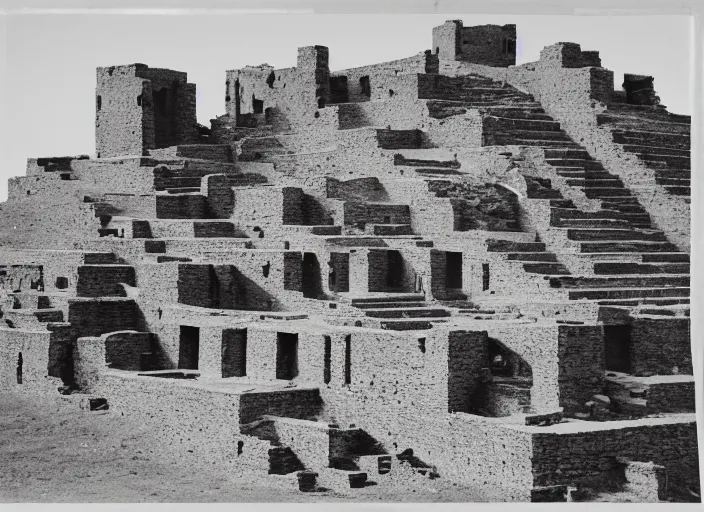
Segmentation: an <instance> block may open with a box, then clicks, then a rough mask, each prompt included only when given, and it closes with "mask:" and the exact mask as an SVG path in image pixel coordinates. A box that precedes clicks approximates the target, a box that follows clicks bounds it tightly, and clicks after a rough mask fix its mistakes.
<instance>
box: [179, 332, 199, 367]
mask: <svg viewBox="0 0 704 512" xmlns="http://www.w3.org/2000/svg"><path fill="white" fill-rule="evenodd" d="M199 349H200V328H199V327H191V326H189V325H182V326H181V335H180V338H179V347H178V368H179V370H197V369H198V351H199Z"/></svg>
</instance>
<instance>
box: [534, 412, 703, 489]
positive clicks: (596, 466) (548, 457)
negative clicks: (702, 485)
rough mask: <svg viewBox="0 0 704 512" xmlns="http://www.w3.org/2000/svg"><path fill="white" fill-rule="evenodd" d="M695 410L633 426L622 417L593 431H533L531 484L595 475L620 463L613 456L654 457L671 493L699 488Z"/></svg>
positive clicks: (641, 458)
mask: <svg viewBox="0 0 704 512" xmlns="http://www.w3.org/2000/svg"><path fill="white" fill-rule="evenodd" d="M693 419H694V415H688V417H687V418H686V419H685V418H674V419H669V418H649V419H643V420H640V421H639V422H638V423H637V425H635V424H634V425H632V426H631V425H629V423H628V422H621V423H619V424H618V425H612V426H610V425H609V423H602V424H601V425H602V428H600V429H597V430H594V431H581V432H580V431H577V432H570V431H569V430H568V429H564V430H563V429H559V428H556V429H555V431H554V432H546V433H544V434H542V433H537V434H535V435H534V436H533V471H534V474H535V485H536V486H543V485H556V484H564V483H569V482H573V481H575V480H576V479H579V478H584V477H589V476H598V475H600V474H603V473H605V472H606V471H608V470H609V469H613V468H616V467H618V465H619V462H618V461H617V457H620V458H624V459H628V460H633V461H641V462H654V463H656V464H660V465H662V466H664V467H665V468H666V469H667V472H668V481H669V484H670V492H671V493H672V494H675V495H676V494H677V493H678V492H679V493H682V491H684V493H685V494H688V493H687V491H686V489H687V488H688V487H689V488H692V489H698V487H699V467H698V466H699V464H698V462H697V448H696V447H697V431H696V424H695V423H694V421H692V420H693Z"/></svg>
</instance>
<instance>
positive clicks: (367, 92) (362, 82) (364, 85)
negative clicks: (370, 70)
mask: <svg viewBox="0 0 704 512" xmlns="http://www.w3.org/2000/svg"><path fill="white" fill-rule="evenodd" d="M359 86H360V87H361V89H362V94H363V95H364V96H366V97H367V98H371V96H372V87H371V84H370V82H369V77H368V76H363V77H361V78H360V79H359Z"/></svg>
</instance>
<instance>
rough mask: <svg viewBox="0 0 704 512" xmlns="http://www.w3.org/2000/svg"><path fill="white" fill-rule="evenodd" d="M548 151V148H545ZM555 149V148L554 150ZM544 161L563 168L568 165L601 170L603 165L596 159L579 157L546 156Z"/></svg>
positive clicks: (573, 167)
mask: <svg viewBox="0 0 704 512" xmlns="http://www.w3.org/2000/svg"><path fill="white" fill-rule="evenodd" d="M546 151H548V150H546ZM555 151H557V150H555ZM545 162H546V163H548V164H550V165H552V166H553V167H558V168H565V167H569V168H572V169H575V168H580V169H585V170H589V171H603V170H604V166H603V165H602V163H601V162H598V161H596V160H586V159H579V158H546V159H545Z"/></svg>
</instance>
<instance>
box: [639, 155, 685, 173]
mask: <svg viewBox="0 0 704 512" xmlns="http://www.w3.org/2000/svg"><path fill="white" fill-rule="evenodd" d="M636 156H638V158H640V159H641V160H644V161H647V162H662V163H665V164H667V165H668V166H671V167H676V168H683V167H684V168H685V169H686V168H689V167H691V161H690V158H689V157H688V156H677V155H653V154H643V153H636Z"/></svg>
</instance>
